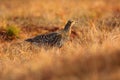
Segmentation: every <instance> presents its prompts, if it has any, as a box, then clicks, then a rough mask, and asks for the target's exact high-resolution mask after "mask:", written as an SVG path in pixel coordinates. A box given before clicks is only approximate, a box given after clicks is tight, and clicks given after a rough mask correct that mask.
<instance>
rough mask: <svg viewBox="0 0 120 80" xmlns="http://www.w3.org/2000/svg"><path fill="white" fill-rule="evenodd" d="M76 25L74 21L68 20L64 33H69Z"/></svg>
mask: <svg viewBox="0 0 120 80" xmlns="http://www.w3.org/2000/svg"><path fill="white" fill-rule="evenodd" d="M73 24H75V21H73V20H68V22H67V23H66V25H65V27H64V31H69V30H70V29H71V27H72V25H73Z"/></svg>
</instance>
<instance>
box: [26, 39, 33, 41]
mask: <svg viewBox="0 0 120 80" xmlns="http://www.w3.org/2000/svg"><path fill="white" fill-rule="evenodd" d="M25 41H27V42H33V40H32V39H26V40H25Z"/></svg>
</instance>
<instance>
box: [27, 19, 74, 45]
mask: <svg viewBox="0 0 120 80" xmlns="http://www.w3.org/2000/svg"><path fill="white" fill-rule="evenodd" d="M73 23H74V21H71V20H69V21H68V22H67V24H66V25H65V27H64V29H62V30H59V31H56V32H51V33H47V34H42V35H38V36H36V37H33V38H29V39H26V40H25V41H27V42H31V43H34V44H37V45H40V46H41V45H43V46H56V47H62V45H63V44H64V43H65V42H66V41H67V40H68V39H69V36H70V33H71V26H72V24H73Z"/></svg>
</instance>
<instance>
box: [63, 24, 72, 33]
mask: <svg viewBox="0 0 120 80" xmlns="http://www.w3.org/2000/svg"><path fill="white" fill-rule="evenodd" d="M70 27H71V23H67V24H66V25H65V28H64V31H67V32H68V31H69V30H70Z"/></svg>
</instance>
